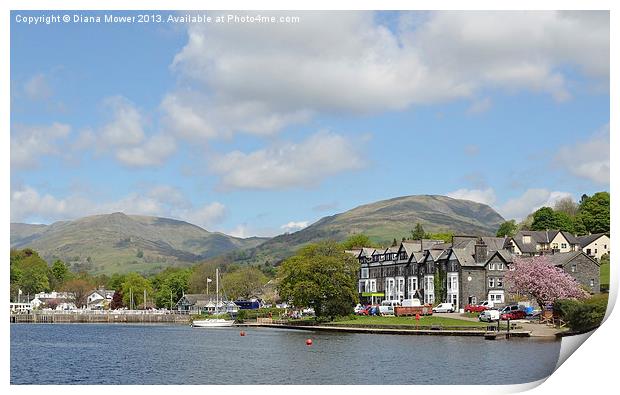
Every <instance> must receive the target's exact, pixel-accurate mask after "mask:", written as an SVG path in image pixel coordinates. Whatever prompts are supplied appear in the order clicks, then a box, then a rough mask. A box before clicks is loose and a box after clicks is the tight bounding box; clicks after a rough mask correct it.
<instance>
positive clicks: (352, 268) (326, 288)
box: [278, 241, 359, 319]
mask: <svg viewBox="0 0 620 395" xmlns="http://www.w3.org/2000/svg"><path fill="white" fill-rule="evenodd" d="M358 270H359V262H358V261H357V260H356V259H355V257H353V256H352V255H351V254H347V253H346V252H344V251H343V250H342V246H341V245H340V244H338V243H335V242H333V241H324V242H321V243H317V244H310V245H308V246H306V247H303V248H301V249H300V250H299V251H297V254H296V255H294V256H292V257H290V258H288V259H287V260H285V261H284V263H283V264H282V265H281V266H280V268H279V270H278V291H279V294H280V296H281V297H282V299H283V300H288V301H290V302H292V303H293V305H295V306H298V307H302V306H310V307H312V308H313V309H314V312H315V314H316V316H317V317H329V318H330V319H333V318H334V317H336V316H343V315H347V314H350V313H351V312H352V311H353V306H354V305H355V303H357V301H358V297H357V273H358Z"/></svg>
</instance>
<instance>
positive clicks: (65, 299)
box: [30, 291, 76, 310]
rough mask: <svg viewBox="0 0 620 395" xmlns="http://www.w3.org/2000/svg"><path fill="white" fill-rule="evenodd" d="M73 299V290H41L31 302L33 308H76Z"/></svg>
mask: <svg viewBox="0 0 620 395" xmlns="http://www.w3.org/2000/svg"><path fill="white" fill-rule="evenodd" d="M73 300H74V296H73V294H72V293H71V292H56V291H52V292H39V293H37V294H35V295H34V298H33V299H32V300H30V304H31V306H32V308H33V309H43V308H51V309H55V310H74V309H75V308H76V307H75V304H74V303H73Z"/></svg>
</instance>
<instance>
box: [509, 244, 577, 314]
mask: <svg viewBox="0 0 620 395" xmlns="http://www.w3.org/2000/svg"><path fill="white" fill-rule="evenodd" d="M504 282H505V284H506V287H507V289H508V291H509V292H511V293H519V294H525V295H530V296H531V297H532V298H534V299H536V302H538V304H539V305H540V307H541V308H543V307H544V306H545V305H547V304H550V303H553V302H555V301H556V300H558V299H570V298H577V299H580V298H585V297H587V296H588V293H587V292H586V291H585V290H584V289H583V288H582V287H581V285H580V284H579V283H578V282H577V281H576V280H575V279H574V278H573V277H571V276H570V275H569V274H568V273H566V272H565V271H564V270H562V269H561V268H559V267H555V266H553V264H551V262H549V259H548V258H547V257H546V256H544V255H542V256H536V257H533V258H519V257H516V258H515V260H514V262H513V263H512V264H511V265H510V270H509V271H508V272H507V273H506V275H505V276H504Z"/></svg>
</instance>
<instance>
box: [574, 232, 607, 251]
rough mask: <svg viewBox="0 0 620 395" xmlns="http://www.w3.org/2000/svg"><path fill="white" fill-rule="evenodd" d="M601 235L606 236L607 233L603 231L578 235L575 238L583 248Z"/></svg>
mask: <svg viewBox="0 0 620 395" xmlns="http://www.w3.org/2000/svg"><path fill="white" fill-rule="evenodd" d="M601 236H607V235H606V234H605V233H595V234H592V235H586V236H578V237H577V238H576V239H577V243H578V244H579V245H580V246H581V247H582V248H583V247H585V246H587V245H589V244H590V243H593V242H594V241H595V240H597V239H598V238H600V237H601Z"/></svg>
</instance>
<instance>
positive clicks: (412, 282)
mask: <svg viewBox="0 0 620 395" xmlns="http://www.w3.org/2000/svg"><path fill="white" fill-rule="evenodd" d="M417 290H418V279H417V277H409V289H408V290H407V293H408V294H409V297H411V296H413V294H414V293H415V291H417Z"/></svg>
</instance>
